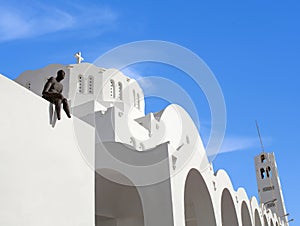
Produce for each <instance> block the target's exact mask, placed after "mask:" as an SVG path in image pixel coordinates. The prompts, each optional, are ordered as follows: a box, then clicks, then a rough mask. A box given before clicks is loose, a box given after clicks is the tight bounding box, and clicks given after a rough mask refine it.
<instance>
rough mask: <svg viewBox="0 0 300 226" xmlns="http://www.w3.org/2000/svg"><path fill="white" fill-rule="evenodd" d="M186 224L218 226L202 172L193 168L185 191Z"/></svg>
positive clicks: (190, 225)
mask: <svg viewBox="0 0 300 226" xmlns="http://www.w3.org/2000/svg"><path fill="white" fill-rule="evenodd" d="M184 210H185V225H186V226H208V225H209V226H216V220H215V213H214V208H213V204H212V201H211V197H210V194H209V191H208V188H207V186H206V184H205V181H204V180H203V178H202V176H201V174H200V173H199V172H198V171H197V170H195V169H192V170H191V171H190V172H189V174H188V176H187V179H186V183H185V191H184Z"/></svg>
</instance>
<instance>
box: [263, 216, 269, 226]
mask: <svg viewBox="0 0 300 226" xmlns="http://www.w3.org/2000/svg"><path fill="white" fill-rule="evenodd" d="M264 226H269V224H268V221H267V217H266V215H264Z"/></svg>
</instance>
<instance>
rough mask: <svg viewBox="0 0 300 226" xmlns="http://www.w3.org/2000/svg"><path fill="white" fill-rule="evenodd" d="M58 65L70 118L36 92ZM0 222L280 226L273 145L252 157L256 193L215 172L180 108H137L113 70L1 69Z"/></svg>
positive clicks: (135, 93)
mask: <svg viewBox="0 0 300 226" xmlns="http://www.w3.org/2000/svg"><path fill="white" fill-rule="evenodd" d="M61 69H62V70H64V71H65V72H66V77H65V79H64V80H63V81H62V83H63V85H64V91H63V95H64V96H65V97H66V98H67V99H68V100H69V104H70V107H71V111H72V118H71V119H69V118H67V117H66V115H65V114H64V112H63V111H62V119H61V120H60V121H57V120H56V117H55V113H53V108H52V107H53V106H52V104H50V103H49V102H48V101H46V100H45V99H43V98H42V97H41V93H42V90H43V86H44V84H45V83H46V81H47V79H48V78H49V77H50V76H55V75H56V73H57V71H58V70H61ZM0 92H1V95H0V103H1V111H0V115H1V117H0V135H1V139H0V225H1V226H288V219H287V217H286V214H287V213H286V210H285V205H284V200H283V196H282V191H281V185H280V181H279V176H278V172H277V166H276V162H275V158H274V154H273V153H261V154H260V155H258V156H257V157H256V158H255V166H256V174H257V183H258V195H259V199H260V200H257V199H256V198H255V197H252V198H250V197H248V196H247V193H246V191H245V189H244V188H239V189H238V190H237V191H235V190H234V189H233V186H232V183H231V180H230V177H229V176H228V174H227V173H226V171H224V170H218V171H214V169H213V166H212V164H211V163H210V162H209V161H208V158H207V156H206V152H205V148H204V146H203V143H202V140H201V137H200V135H199V132H198V130H197V128H196V127H195V125H194V123H193V121H192V119H191V118H190V116H189V115H188V113H187V112H186V111H185V110H184V109H183V108H182V107H180V106H178V105H175V104H171V105H169V106H168V107H167V108H165V109H163V110H162V111H160V112H155V113H150V114H147V115H145V111H144V109H145V102H144V95H143V90H142V89H141V88H140V86H139V84H138V83H137V82H136V81H135V80H134V79H131V78H129V77H127V76H126V75H124V74H123V73H122V72H120V71H118V70H116V69H104V68H100V67H96V66H94V65H92V64H89V63H81V62H80V61H79V62H78V64H71V65H60V64H53V65H49V66H47V67H45V68H42V69H39V70H31V71H25V72H24V73H22V74H21V75H20V76H19V77H18V78H17V79H16V80H15V81H12V80H10V79H8V78H6V77H4V76H2V75H0Z"/></svg>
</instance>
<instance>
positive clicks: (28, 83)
mask: <svg viewBox="0 0 300 226" xmlns="http://www.w3.org/2000/svg"><path fill="white" fill-rule="evenodd" d="M25 86H26V88H27V89H29V90H31V83H30V82H27V83H26V85H25Z"/></svg>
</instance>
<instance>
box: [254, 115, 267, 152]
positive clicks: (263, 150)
mask: <svg viewBox="0 0 300 226" xmlns="http://www.w3.org/2000/svg"><path fill="white" fill-rule="evenodd" d="M255 123H256V128H257V133H258V137H259V141H260V145H261V150H262V152H263V153H264V152H265V148H264V144H263V142H262V139H261V135H260V130H259V126H258V123H257V120H255Z"/></svg>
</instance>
